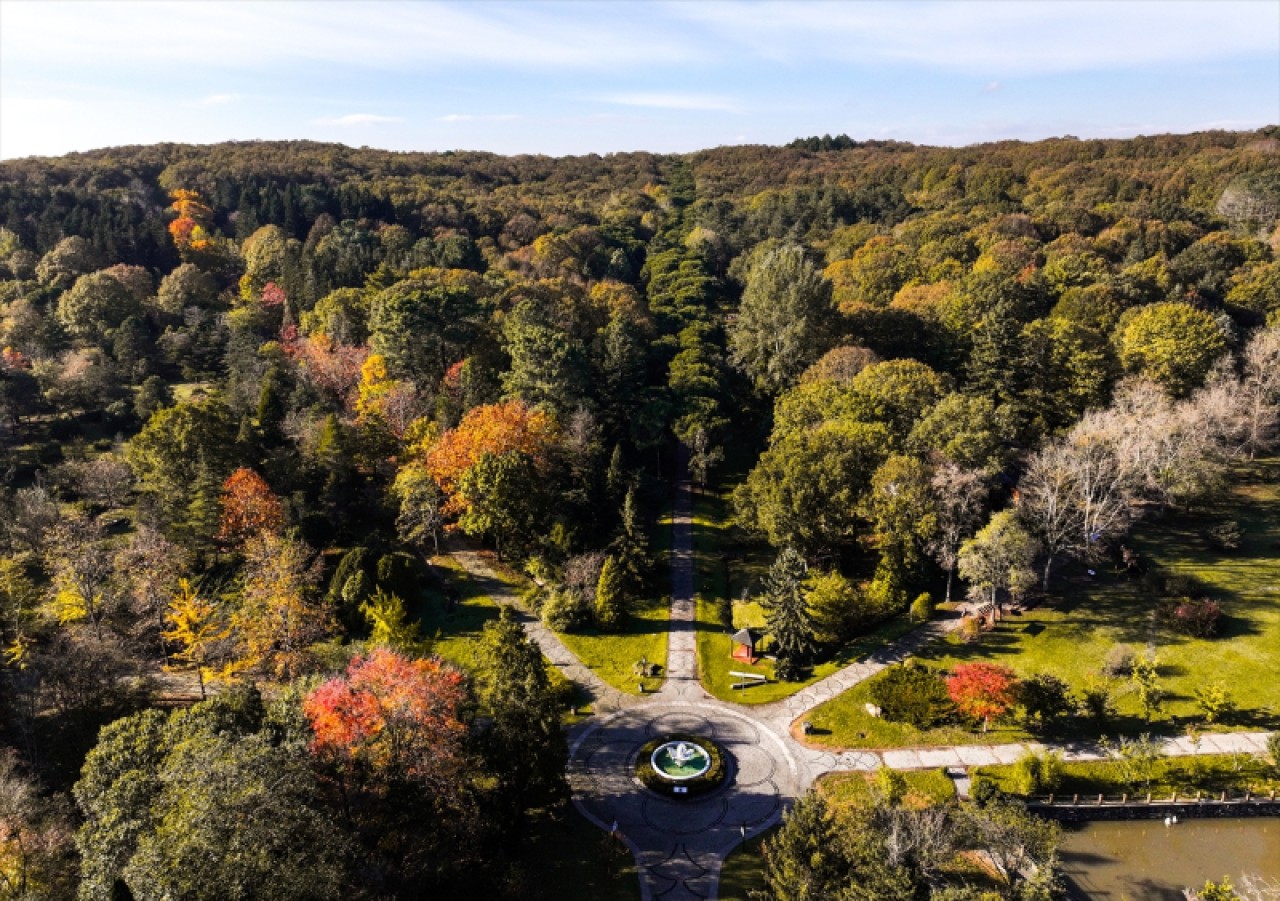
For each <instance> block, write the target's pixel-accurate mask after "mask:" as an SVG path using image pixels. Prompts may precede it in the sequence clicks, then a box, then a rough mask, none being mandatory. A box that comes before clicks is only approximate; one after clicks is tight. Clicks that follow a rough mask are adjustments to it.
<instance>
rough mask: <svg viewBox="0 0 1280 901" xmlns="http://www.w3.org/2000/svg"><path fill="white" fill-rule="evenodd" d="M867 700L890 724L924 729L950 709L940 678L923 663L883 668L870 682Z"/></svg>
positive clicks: (948, 699)
mask: <svg viewBox="0 0 1280 901" xmlns="http://www.w3.org/2000/svg"><path fill="white" fill-rule="evenodd" d="M870 694H871V701H872V703H874V704H875V705H876V706H878V707H879V708H880V715H881V716H882V717H884V718H885V719H886V720H889V721H890V722H894V723H908V724H910V725H912V726H915V727H916V728H917V729H928V728H930V727H931V726H935V725H937V724H938V723H940V722H941V721H943V720H945V719H946V718H947V717H948V716H950V715H951V712H952V710H953V707H952V704H951V699H950V698H948V697H947V686H946V683H945V682H943V681H942V677H941V676H939V675H938V673H937V672H935V671H934V670H931V669H929V667H927V666H915V665H908V664H902V665H900V666H893V667H890V668H889V669H887V670H885V671H884V672H883V673H881V674H880V675H879V676H877V677H876V678H875V679H872V680H871V683H870Z"/></svg>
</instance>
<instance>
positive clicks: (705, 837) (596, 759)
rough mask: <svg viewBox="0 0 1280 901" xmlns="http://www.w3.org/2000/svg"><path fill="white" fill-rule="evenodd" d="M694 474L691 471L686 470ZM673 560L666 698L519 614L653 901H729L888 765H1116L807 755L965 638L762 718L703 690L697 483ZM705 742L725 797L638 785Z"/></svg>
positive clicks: (486, 581) (825, 683)
mask: <svg viewBox="0 0 1280 901" xmlns="http://www.w3.org/2000/svg"><path fill="white" fill-rule="evenodd" d="M682 466H683V461H682ZM672 532H673V535H672V552H671V582H672V585H671V617H670V632H669V637H668V646H667V671H666V674H665V675H666V679H665V680H664V682H663V685H662V687H661V688H660V689H659V690H658V691H656V692H654V693H652V694H650V695H646V696H636V695H630V694H626V693H625V692H621V691H618V690H617V689H616V688H613V687H612V686H610V685H609V684H608V683H606V682H604V681H603V680H602V679H601V678H600V677H599V676H597V675H596V674H595V673H594V672H593V671H591V670H590V669H589V668H587V667H586V666H583V665H582V663H581V662H579V661H578V659H577V658H576V657H575V656H574V655H573V653H572V652H571V651H570V650H569V649H568V648H567V647H566V646H565V644H564V642H562V641H561V640H560V638H559V637H558V636H557V635H556V634H555V633H554V632H552V631H551V630H550V629H548V628H546V627H545V626H544V625H543V624H542V622H541V621H540V620H538V619H537V618H536V617H533V616H530V615H528V614H526V613H524V611H523V610H521V609H520V608H519V606H515V608H514V609H515V612H516V615H517V617H518V618H519V619H520V621H521V623H522V624H523V626H524V628H525V631H526V632H527V633H528V634H529V636H530V637H531V638H532V639H533V640H534V641H535V642H537V644H538V646H539V647H540V648H541V649H542V653H543V654H544V655H545V656H546V658H547V659H548V660H550V661H551V662H552V664H554V665H555V666H557V667H559V668H560V670H561V671H562V672H563V673H564V674H565V676H566V677H568V678H569V679H571V680H572V681H574V682H576V683H577V684H578V685H579V686H580V687H581V688H582V690H583V691H585V692H586V693H587V695H589V696H590V698H591V702H592V705H593V710H594V713H595V716H593V717H592V718H591V719H589V720H587V721H585V722H583V723H580V724H578V725H577V726H575V727H574V729H573V730H572V731H571V732H570V736H569V739H570V754H569V757H570V759H569V768H568V778H569V784H570V786H571V788H572V789H573V799H574V803H575V804H576V805H577V807H578V809H579V810H580V811H581V812H582V813H583V815H584V816H586V817H587V819H589V820H591V821H592V822H593V823H595V824H596V825H597V826H598V827H600V828H601V829H604V830H606V831H610V830H613V831H616V834H617V835H618V837H619V838H620V839H621V840H622V841H624V842H626V843H627V845H628V846H629V847H630V848H631V850H632V853H633V854H634V855H635V858H636V863H637V866H638V869H639V871H640V891H641V897H642V899H643V901H653V899H663V901H692V899H703V898H706V899H714V898H716V890H717V883H718V881H719V874H720V867H721V864H722V863H723V862H724V858H725V857H726V856H727V855H728V853H729V852H730V851H732V850H733V849H734V848H735V847H737V845H738V844H739V843H740V842H742V840H743V839H744V838H747V837H750V836H753V835H757V834H759V833H761V832H763V831H764V830H766V829H768V828H769V827H770V826H772V825H773V824H774V823H776V822H778V820H779V818H780V817H781V815H782V812H783V810H784V809H785V808H786V806H787V805H788V804H789V803H790V802H791V801H792V800H794V799H795V798H797V797H799V796H800V795H802V794H803V793H804V792H805V791H807V790H808V789H809V787H810V786H811V785H812V784H813V782H814V780H816V779H817V778H818V777H819V776H821V775H823V774H824V773H830V772H848V771H865V772H869V771H873V770H875V769H877V768H878V767H880V766H888V767H892V768H893V769H902V770H913V769H932V768H935V767H944V766H954V767H973V766H985V765H992V764H1000V763H1012V762H1014V761H1015V760H1017V759H1018V758H1019V757H1021V756H1022V755H1023V754H1025V753H1026V752H1027V751H1028V750H1043V749H1044V748H1046V747H1054V748H1057V749H1059V750H1061V751H1062V752H1063V755H1064V757H1065V758H1066V759H1067V760H1069V761H1079V760H1101V759H1103V758H1105V757H1106V752H1104V751H1103V750H1102V749H1101V748H1100V747H1098V746H1097V745H1096V744H1090V743H1077V744H1067V745H1042V744H1038V743H1020V744H1002V745H961V746H955V747H942V748H901V749H893V750H885V751H873V750H839V749H824V748H820V747H816V746H810V745H806V744H804V743H802V742H800V741H798V740H797V739H796V738H795V736H794V735H793V734H792V728H791V727H792V725H793V723H795V721H796V720H797V719H799V718H800V717H801V716H802V715H803V714H804V713H805V712H806V711H808V710H811V709H812V708H814V707H816V706H818V705H819V704H822V703H823V702H825V701H828V700H830V699H831V698H834V697H836V696H837V695H839V694H841V693H843V692H845V691H848V690H849V689H850V688H852V687H853V686H855V685H857V684H858V683H859V682H862V681H863V680H864V679H868V678H870V677H871V676H873V675H875V674H876V673H878V672H880V671H881V670H883V669H884V668H885V667H887V666H890V665H892V664H894V663H896V662H899V661H900V660H902V659H903V658H904V657H906V656H909V655H911V654H913V653H915V652H916V651H917V650H919V648H920V647H922V646H923V645H925V644H927V643H928V642H930V641H934V640H935V639H937V638H940V637H942V636H943V635H945V634H946V633H947V632H948V631H949V630H950V629H952V628H955V626H956V625H957V624H958V620H955V619H949V620H938V621H934V622H930V623H928V624H926V625H924V626H921V627H920V628H918V629H916V630H915V631H913V632H910V633H909V634H907V635H905V636H903V637H902V638H901V639H899V640H898V641H896V642H894V643H893V644H892V645H891V646H889V647H886V648H884V649H882V650H880V651H877V652H875V653H873V654H871V655H870V656H868V657H867V658H865V659H864V660H860V661H858V662H856V663H852V664H850V665H849V666H846V667H844V668H843V669H841V670H839V671H838V672H836V673H833V674H832V675H830V676H828V677H826V678H825V679H822V680H820V681H818V682H815V683H813V684H812V685H809V686H807V687H805V688H804V689H802V690H800V691H798V692H796V693H795V694H794V695H791V696H790V697H788V698H785V699H783V700H780V701H776V702H774V703H771V704H763V705H760V706H757V707H750V706H745V705H736V704H728V703H725V702H724V701H720V700H718V699H717V698H714V697H712V696H711V695H709V694H708V693H707V692H706V691H705V690H704V689H703V687H702V684H701V682H700V681H699V679H698V660H697V621H696V599H695V594H694V588H695V582H694V555H693V532H692V492H691V488H690V485H689V481H688V479H687V477H686V478H685V479H683V480H681V482H680V483H679V484H678V486H677V488H676V496H675V503H674V507H673V529H672ZM451 553H452V555H453V557H454V558H455V559H456V560H458V562H459V563H460V564H461V565H462V567H463V568H464V569H465V570H466V571H467V572H468V573H469V574H470V575H471V577H472V578H473V579H474V580H476V582H477V583H478V584H479V586H480V588H481V590H483V591H484V592H485V593H486V594H488V595H489V596H490V597H492V598H493V599H494V600H495V601H496V602H498V603H500V604H504V605H513V604H514V603H515V601H516V598H515V597H514V596H513V595H512V594H511V592H510V590H509V589H508V588H507V585H506V583H505V582H503V581H502V580H501V579H500V578H498V577H497V576H496V575H495V574H494V572H493V569H492V568H491V567H490V565H489V563H488V562H487V560H486V559H485V558H484V557H483V556H482V555H481V554H479V553H478V552H476V551H473V550H466V549H453V550H452V551H451ZM672 732H692V733H696V734H699V735H706V736H708V737H710V738H712V739H713V740H715V741H716V742H717V744H719V745H720V746H721V748H723V749H724V750H725V751H727V752H728V755H729V758H730V760H731V761H732V764H733V767H732V769H731V774H730V778H729V779H728V780H727V782H726V785H725V787H724V788H722V789H721V790H719V791H717V792H714V793H712V794H710V795H706V796H704V797H701V798H697V799H692V800H688V801H680V802H676V801H672V800H670V799H666V798H663V797H660V796H658V795H657V794H655V793H653V792H650V791H648V790H647V789H645V788H644V787H642V786H641V785H640V783H639V782H638V781H637V780H636V779H635V777H634V770H635V762H636V756H637V752H638V750H639V748H640V746H641V745H642V744H644V743H645V742H646V741H648V740H649V739H650V738H653V737H655V736H658V735H662V734H668V733H672ZM1267 735H1268V733H1266V732H1238V733H1229V734H1205V735H1203V736H1201V739H1200V742H1199V744H1194V745H1193V744H1192V742H1191V741H1190V739H1188V738H1185V737H1180V738H1171V739H1166V740H1164V741H1162V742H1161V745H1162V751H1163V753H1165V754H1167V755H1169V756H1186V755H1191V754H1218V753H1247V754H1256V753H1260V752H1265V751H1266V739H1267Z"/></svg>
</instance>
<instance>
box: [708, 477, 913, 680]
mask: <svg viewBox="0 0 1280 901" xmlns="http://www.w3.org/2000/svg"><path fill="white" fill-rule="evenodd" d="M727 520H728V512H727V510H726V501H725V499H724V498H722V497H720V496H718V495H715V494H713V493H710V492H705V491H704V492H700V493H698V494H695V496H694V515H693V546H694V551H695V553H696V559H697V572H696V581H695V588H696V590H697V593H698V608H697V610H698V674H699V676H700V677H701V679H702V685H703V687H704V688H706V690H707V691H708V692H710V693H711V694H713V695H715V696H716V697H717V698H720V699H721V700H724V701H731V702H736V703H740V704H767V703H769V702H770V701H777V700H780V699H782V698H785V697H788V696H790V695H792V694H795V693H796V692H797V691H799V690H800V689H802V688H804V687H805V686H806V685H810V684H812V683H814V682H816V681H818V680H819V679H823V678H826V677H827V676H829V675H831V674H832V673H834V672H836V670H838V669H840V668H841V667H844V666H847V665H848V664H850V663H853V662H854V661H856V660H858V659H860V658H862V657H865V656H866V655H867V654H869V653H871V652H872V651H874V650H876V649H877V648H880V647H883V646H884V645H885V644H887V643H889V642H891V641H893V640H894V639H896V638H899V637H901V636H902V635H904V634H905V633H907V632H909V631H910V630H911V628H912V626H911V623H910V622H909V621H908V619H907V618H906V617H905V616H902V617H899V618H896V619H893V620H890V621H889V622H887V623H885V624H883V625H881V626H880V627H879V628H877V629H875V630H873V631H871V632H869V633H868V634H866V635H864V636H862V637H860V638H858V639H857V640H855V641H853V642H851V643H850V644H848V645H846V646H845V647H843V648H842V649H841V650H840V651H839V653H837V654H836V655H835V656H834V657H832V658H831V659H830V660H828V661H827V662H825V663H822V664H820V665H818V666H816V667H814V669H813V672H812V673H811V674H810V676H809V678H808V679H806V680H805V681H803V682H775V681H773V664H772V663H771V662H769V661H761V662H760V663H759V664H757V665H755V666H751V665H748V664H746V663H744V662H742V661H740V660H733V659H731V658H730V654H731V653H732V651H733V640H732V638H731V636H732V634H733V632H734V631H736V630H737V629H741V628H744V627H750V628H757V629H758V628H760V627H762V626H763V625H764V611H763V610H762V609H761V608H760V605H759V604H758V603H756V602H754V601H745V600H742V598H743V597H744V594H745V593H748V592H752V591H754V590H756V589H758V587H759V583H760V580H761V578H762V577H763V576H764V574H765V572H766V571H767V570H768V568H769V564H770V563H771V562H772V560H773V552H772V550H771V549H770V548H769V547H768V546H767V545H765V544H763V543H760V542H752V541H750V540H749V539H747V538H746V537H745V536H743V535H742V534H741V533H739V532H738V531H737V530H736V529H734V528H733V527H732V526H730V525H728V524H727ZM735 599H737V600H735ZM730 671H735V672H743V673H757V674H760V675H763V676H766V677H768V679H769V681H768V682H765V683H762V684H756V685H752V686H751V687H749V688H744V689H740V690H736V691H735V690H734V689H733V688H732V685H733V684H734V683H735V682H736V681H738V680H737V679H735V678H734V677H733V676H731V675H729V673H730Z"/></svg>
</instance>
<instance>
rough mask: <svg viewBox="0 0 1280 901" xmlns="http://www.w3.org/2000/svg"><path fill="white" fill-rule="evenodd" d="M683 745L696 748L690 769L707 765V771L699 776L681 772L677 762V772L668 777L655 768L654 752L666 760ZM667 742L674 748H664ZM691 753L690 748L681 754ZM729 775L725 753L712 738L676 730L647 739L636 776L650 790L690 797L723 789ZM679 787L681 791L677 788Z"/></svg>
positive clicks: (637, 759) (638, 759)
mask: <svg viewBox="0 0 1280 901" xmlns="http://www.w3.org/2000/svg"><path fill="white" fill-rule="evenodd" d="M681 744H685V745H689V746H691V749H696V751H695V752H694V754H693V755H692V756H690V758H689V761H688V766H689V768H690V769H691V770H693V771H697V770H702V767H703V765H704V764H705V766H706V769H705V770H703V771H702V772H701V773H698V774H696V775H691V776H686V775H683V774H682V773H681V770H680V768H679V767H678V765H677V767H673V768H672V772H673V773H675V774H676V775H672V776H668V775H664V774H663V773H661V772H659V771H658V770H656V769H655V768H654V752H659V754H660V755H661V758H662V760H664V761H665V760H667V758H669V757H670V756H671V755H672V753H673V750H677V749H678V748H679V745H681ZM664 745H672V746H673V747H672V748H664V747H663V746H664ZM659 749H661V751H659ZM687 753H688V751H685V752H683V753H682V754H681V756H684V754H687ZM727 774H728V767H727V765H726V761H725V756H724V752H723V751H721V750H720V748H719V747H717V746H716V744H715V743H714V742H712V741H711V740H709V739H706V738H699V737H698V736H696V735H686V734H683V733H676V734H673V735H663V736H660V737H658V738H655V739H652V740H650V741H647V742H645V743H644V745H643V746H642V747H641V748H640V752H639V754H638V755H637V756H636V778H637V779H639V780H640V782H641V784H643V785H644V787H645V788H647V789H649V790H650V791H655V792H657V793H658V794H660V795H664V796H666V797H671V798H690V797H695V796H697V795H705V794H706V793H707V792H709V791H713V790H714V789H717V788H719V787H720V785H721V784H722V783H723V782H724V780H725V776H726V775H727ZM677 789H681V790H680V791H677Z"/></svg>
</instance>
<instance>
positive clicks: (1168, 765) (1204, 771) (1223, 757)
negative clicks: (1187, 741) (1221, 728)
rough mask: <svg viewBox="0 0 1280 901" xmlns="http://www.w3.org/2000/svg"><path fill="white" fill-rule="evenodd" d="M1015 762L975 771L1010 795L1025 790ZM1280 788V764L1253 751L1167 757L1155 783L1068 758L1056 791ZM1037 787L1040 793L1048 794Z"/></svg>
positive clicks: (1164, 793) (1157, 767) (1155, 770)
mask: <svg viewBox="0 0 1280 901" xmlns="http://www.w3.org/2000/svg"><path fill="white" fill-rule="evenodd" d="M1015 770H1016V767H1014V766H986V767H979V768H977V769H975V770H974V775H975V776H982V777H984V778H987V779H990V780H992V781H993V782H995V784H996V786H997V787H998V788H999V789H1000V790H1001V791H1003V792H1007V793H1008V794H1014V795H1016V794H1019V791H1018V780H1017V776H1016V773H1015ZM1273 789H1276V790H1280V767H1277V766H1275V765H1274V764H1272V763H1270V762H1268V761H1266V760H1264V759H1262V758H1260V757H1253V756H1250V755H1248V754H1206V755H1202V756H1199V757H1166V758H1163V759H1160V760H1157V761H1156V762H1155V764H1154V766H1153V767H1152V772H1151V781H1150V784H1149V785H1148V784H1146V783H1145V781H1144V782H1141V783H1137V784H1134V783H1131V782H1129V781H1127V780H1126V779H1125V776H1124V774H1123V773H1122V772H1121V770H1120V768H1119V767H1118V766H1117V765H1116V764H1115V763H1113V762H1112V761H1106V760H1104V761H1091V762H1087V763H1064V764H1062V765H1061V777H1060V779H1059V780H1058V782H1057V784H1056V785H1055V786H1054V788H1053V791H1054V792H1055V793H1056V794H1057V795H1058V796H1059V797H1063V796H1070V795H1073V794H1078V795H1081V796H1085V795H1095V796H1096V795H1099V794H1103V795H1119V794H1123V793H1129V794H1136V793H1146V792H1148V791H1150V792H1151V793H1152V795H1154V796H1156V797H1163V798H1167V797H1169V796H1170V795H1171V794H1172V793H1173V792H1175V791H1176V792H1177V793H1178V794H1179V795H1190V796H1194V795H1195V793H1196V792H1197V791H1200V792H1204V793H1205V794H1206V795H1209V794H1214V793H1217V792H1221V791H1237V792H1238V791H1246V790H1247V791H1252V792H1254V793H1255V794H1259V793H1263V792H1269V791H1271V790H1273ZM1046 793H1047V790H1046V791H1044V792H1037V793H1036V794H1037V795H1041V794H1046Z"/></svg>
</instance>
